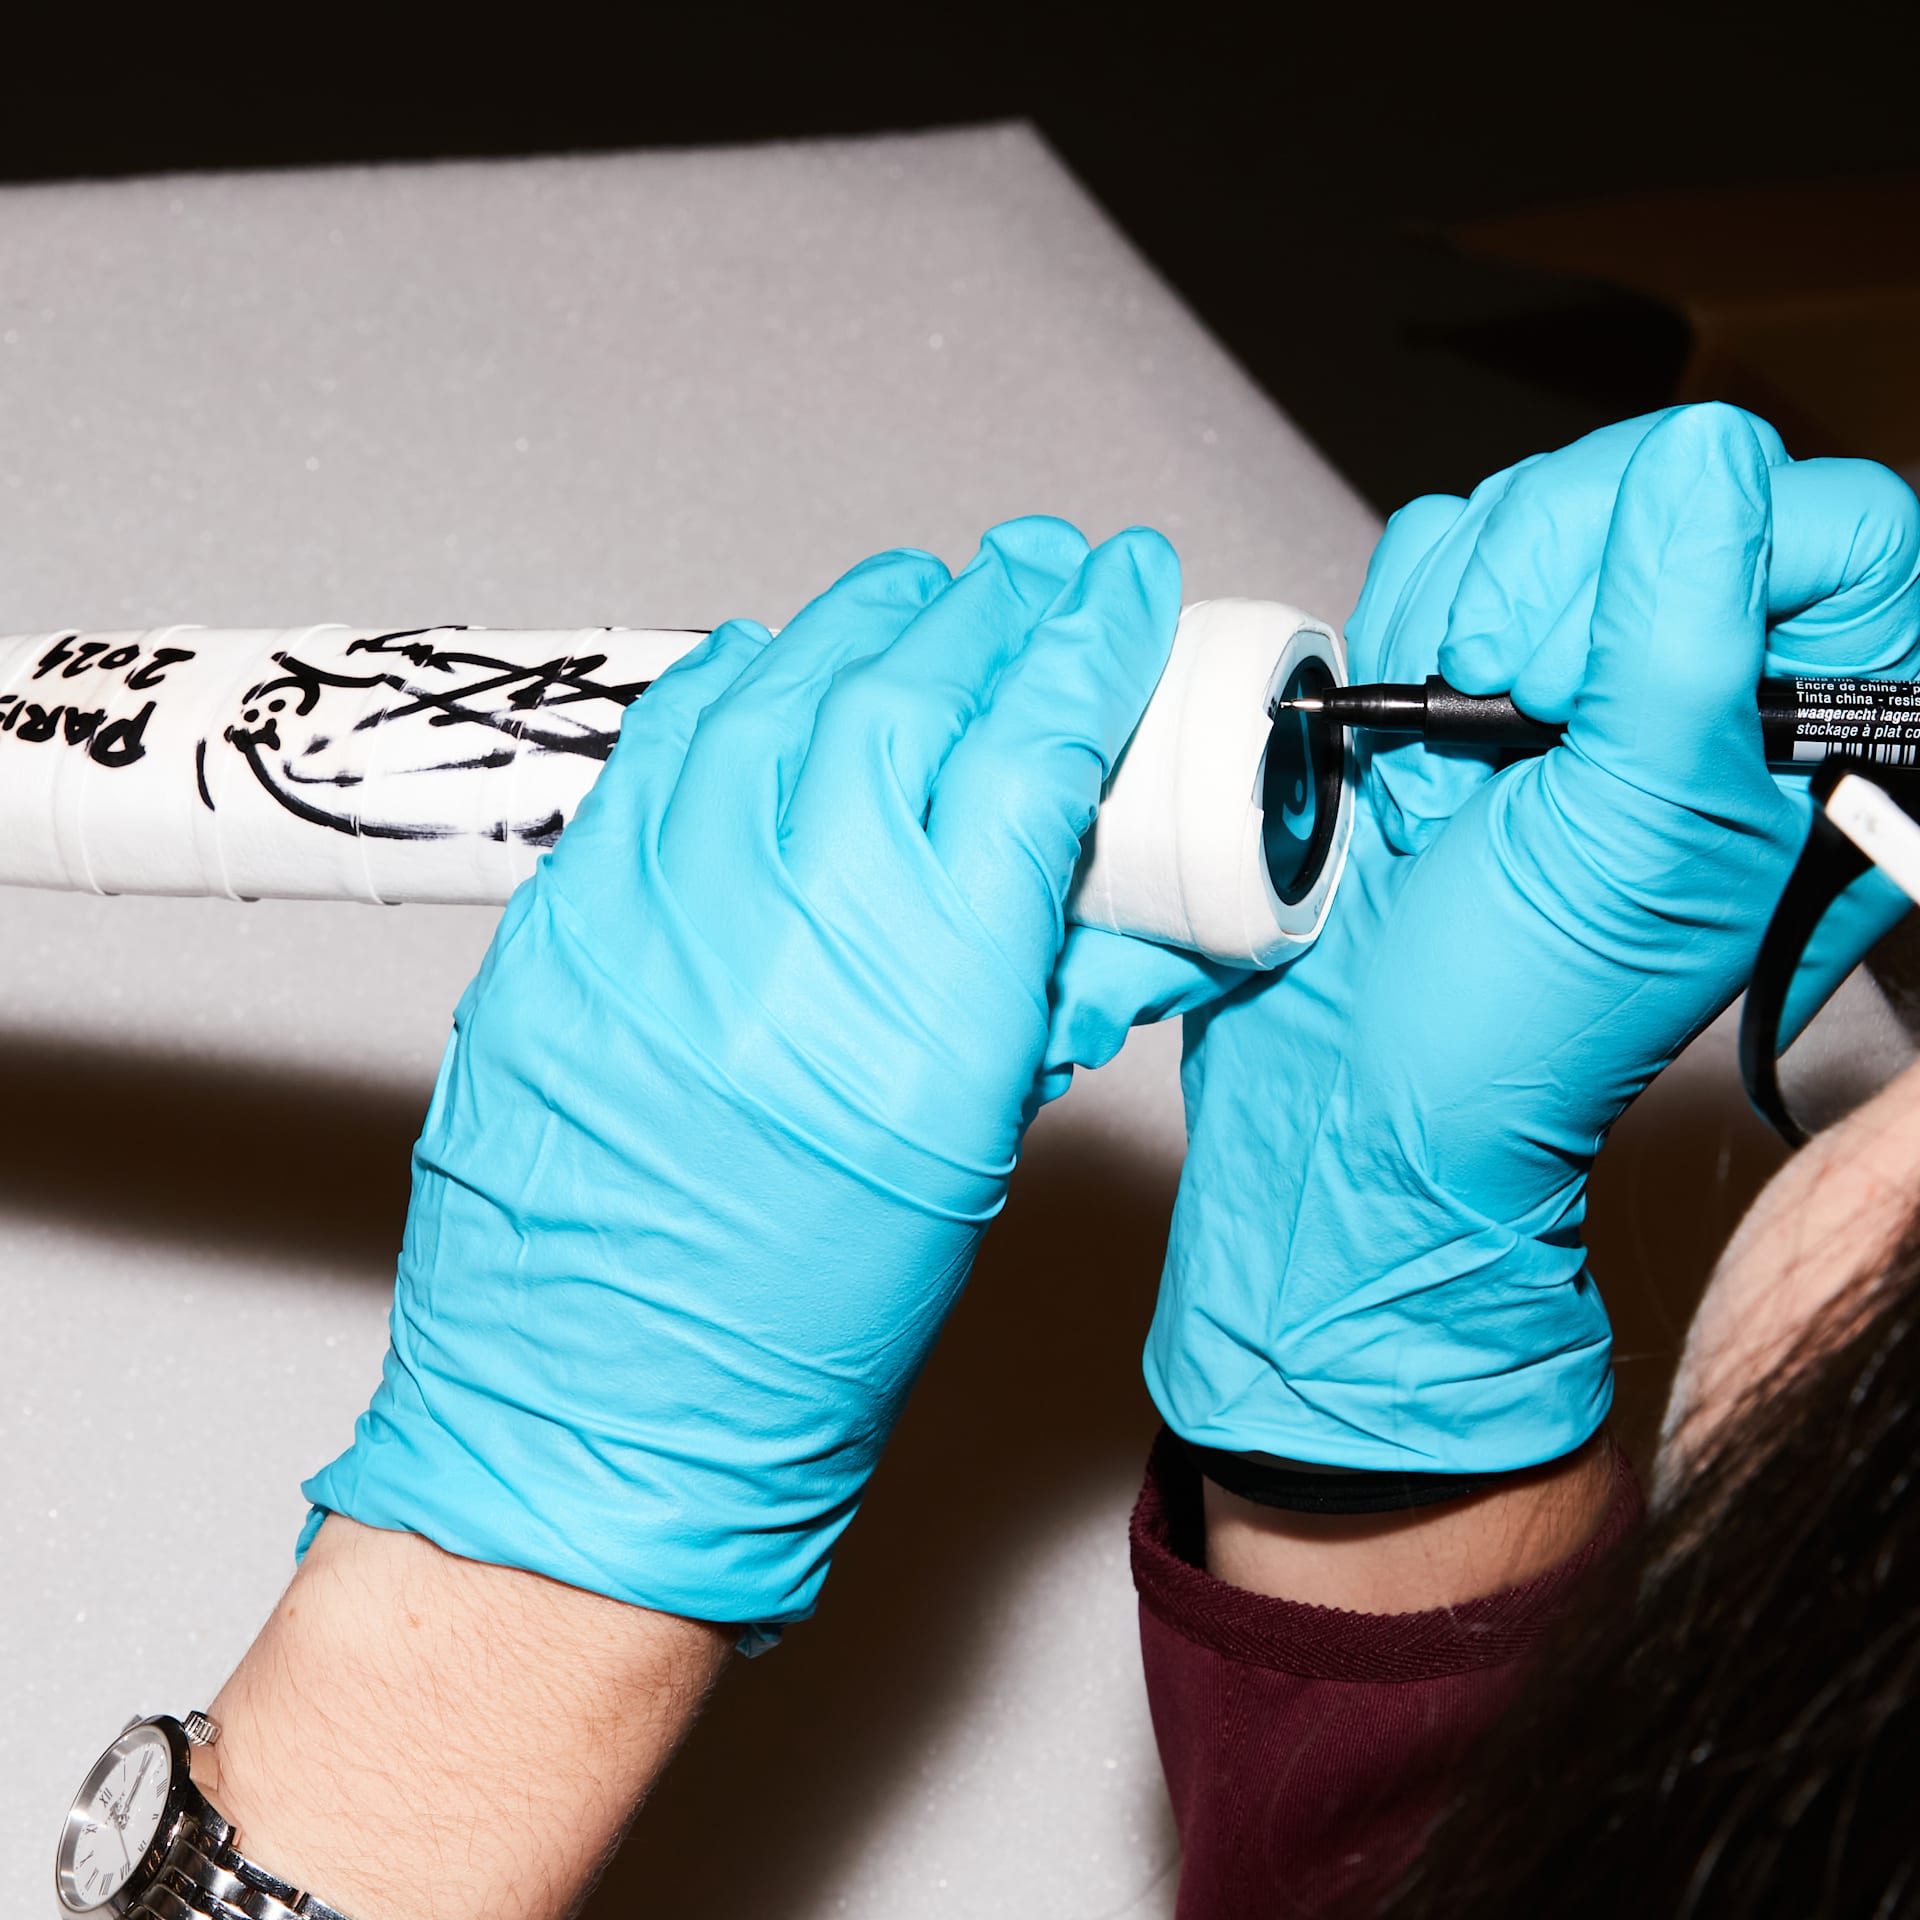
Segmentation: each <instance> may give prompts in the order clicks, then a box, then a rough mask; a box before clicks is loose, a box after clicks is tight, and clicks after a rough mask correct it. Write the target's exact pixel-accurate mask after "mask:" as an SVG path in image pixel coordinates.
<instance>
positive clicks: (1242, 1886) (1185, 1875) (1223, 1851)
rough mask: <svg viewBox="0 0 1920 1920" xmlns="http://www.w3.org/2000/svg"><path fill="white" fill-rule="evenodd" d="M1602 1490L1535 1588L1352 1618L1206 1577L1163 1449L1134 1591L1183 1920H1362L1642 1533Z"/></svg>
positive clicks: (1149, 1481)
mask: <svg viewBox="0 0 1920 1920" xmlns="http://www.w3.org/2000/svg"><path fill="white" fill-rule="evenodd" d="M1613 1474H1614V1478H1613V1490H1612V1497H1611V1499H1610V1500H1609V1503H1608V1506H1607V1511H1606V1514H1605V1516H1604V1518H1603V1519H1602V1521H1601V1524H1600V1527H1599V1529H1598V1531H1597V1532H1596V1533H1595V1535H1594V1536H1593V1538H1592V1539H1591V1540H1590V1541H1589V1542H1588V1543H1587V1544H1586V1545H1585V1546H1584V1547H1582V1548H1581V1549H1580V1550H1579V1552H1577V1553H1575V1554H1573V1555H1571V1556H1570V1557H1569V1558H1568V1559H1566V1560H1565V1561H1563V1562H1562V1563H1561V1564H1560V1565H1558V1566H1556V1567H1553V1568H1551V1569H1550V1570H1549V1571H1547V1572H1546V1573H1543V1574H1541V1575H1540V1576H1539V1577H1538V1578H1536V1579H1533V1580H1529V1581H1528V1582H1526V1583H1525V1584H1524V1585H1522V1586H1517V1587H1512V1588H1509V1589H1508V1590H1507V1591H1505V1592H1503V1593H1496V1594H1490V1595H1488V1596H1487V1597H1486V1598H1484V1599H1480V1600H1471V1601H1468V1602H1466V1603H1464V1604H1463V1605H1460V1606H1456V1607H1443V1608H1435V1609H1433V1610H1431V1611H1428V1612H1422V1613H1395V1614H1368V1613H1352V1612H1348V1611H1345V1610H1343V1609H1340V1608H1336V1607H1319V1606H1310V1605H1307V1604H1305V1603H1303V1602H1300V1601H1292V1600H1276V1599H1272V1598H1269V1597H1268V1596H1266V1595H1264V1594H1256V1593H1248V1592H1246V1591H1245V1590H1244V1589H1242V1588H1238V1587H1230V1586H1228V1585H1226V1584H1225V1583H1224V1582H1222V1581H1219V1580H1216V1579H1214V1578H1213V1576H1212V1575H1211V1574H1209V1573H1208V1572H1206V1570H1205V1567H1204V1559H1205V1543H1204V1522H1203V1519H1202V1514H1201V1502H1200V1484H1199V1476H1198V1475H1197V1474H1196V1473H1195V1472H1194V1470H1193V1468H1192V1466H1191V1465H1190V1464H1189V1463H1188V1461H1187V1460H1186V1459H1185V1458H1184V1457H1183V1455H1182V1453H1181V1451H1180V1449H1179V1447H1178V1446H1177V1445H1176V1444H1174V1443H1173V1442H1172V1441H1171V1440H1170V1438H1169V1437H1168V1436H1166V1435H1162V1437H1161V1441H1160V1443H1159V1444H1158V1445H1156V1447H1155V1449H1154V1452H1153V1457H1152V1459H1151V1460H1150V1461H1149V1463H1148V1467H1147V1478H1146V1485H1145V1486H1144V1487H1143V1489H1142V1490H1141V1494H1140V1500H1139V1504H1138V1505H1137V1506H1136V1507H1135V1509H1134V1514H1133V1529H1132V1544H1133V1576H1134V1584H1135V1585H1136V1587H1137V1588H1138V1589H1139V1593H1140V1635H1141V1650H1142V1655H1143V1658H1144V1662H1145V1667H1146V1677H1147V1693H1148V1699H1149V1702H1150V1704H1151V1706H1152V1709H1153V1719H1154V1731H1155V1734H1156V1737H1157V1738H1158V1740H1159V1744H1160V1755H1161V1762H1162V1765H1163V1767H1164V1768H1165V1770H1166V1775H1167V1785H1168V1790H1169V1792H1170V1793H1171V1795H1172V1798H1173V1804H1174V1814H1175V1818H1176V1820H1177V1822H1178V1824H1179V1828H1180V1837H1181V1849H1182V1866H1181V1885H1180V1903H1179V1909H1178V1912H1179V1916H1180V1920H1238V1917H1239V1916H1241V1915H1247V1916H1251V1915H1254V1914H1260V1915H1276V1914H1299V1915H1307V1914H1311V1915H1315V1916H1333V1915H1342V1916H1345V1915H1349V1914H1358V1913H1366V1912H1369V1911H1371V1910H1372V1908H1373V1906H1374V1905H1375V1904H1377V1902H1378V1900H1379V1899H1380V1898H1381V1897H1382V1896H1383V1895H1384V1893H1385V1892H1386V1891H1387V1889H1388V1888H1390V1887H1391V1886H1392V1884H1393V1883H1394V1881H1396V1880H1397V1879H1398V1878H1399V1877H1400V1875H1401V1874H1402V1873H1403V1872H1404V1871H1405V1869H1406V1867H1407V1866H1408V1865H1409V1864H1410V1863H1411V1861H1412V1859H1413V1857H1414V1854H1415V1852H1416V1851H1417V1850H1418V1847H1419V1845H1420V1842H1421V1840H1422V1838H1423V1837H1424V1835H1425V1833H1426V1831H1427V1829H1428V1827H1429V1826H1430V1824H1431V1822H1432V1820H1433V1818H1434V1816H1435V1814H1437V1813H1438V1811H1439V1810H1440V1808H1441V1806H1442V1805H1443V1804H1444V1801H1445V1798H1446V1795H1447V1791H1448V1788H1449V1786H1450V1784H1451V1782H1452V1780H1453V1778H1454V1777H1455V1775H1456V1773H1457V1768H1458V1766H1459V1764H1460V1761H1461V1758H1462V1755H1463V1753H1464V1751H1465V1749H1466V1748H1467V1747H1468V1746H1469V1745H1470V1744H1471V1742H1472V1741H1473V1740H1474V1739H1475V1738H1477V1737H1478V1735H1479V1734H1480V1732H1481V1731H1482V1730H1483V1729H1484V1728H1485V1727H1486V1726H1488V1725H1489V1724H1490V1723H1491V1722H1492V1721H1494V1720H1495V1719H1497V1718H1498V1716H1499V1714H1500V1712H1501V1711H1502V1709H1503V1708H1504V1707H1505V1706H1506V1704H1507V1702H1508V1701H1509V1700H1510V1699H1511V1697H1512V1695H1513V1692H1514V1690H1515V1688H1516V1687H1517V1686H1518V1685H1519V1683H1520V1679H1521V1677H1522V1674H1523V1672H1524V1667H1525V1656H1526V1655H1527V1654H1528V1653H1529V1652H1530V1651H1531V1649H1532V1648H1533V1647H1534V1646H1536V1645H1537V1644H1538V1642H1539V1640H1540V1638H1541V1636H1542V1634H1543V1633H1545V1631H1546V1630H1547V1629H1548V1627H1549V1626H1550V1625H1551V1624H1552V1622H1553V1620H1554V1619H1555V1618H1556V1617H1557V1615H1558V1614H1559V1613H1560V1612H1561V1611H1562V1609H1563V1607H1564V1605H1565V1604H1566V1602H1567V1600H1568V1599H1569V1598H1570V1596H1571V1595H1572V1594H1573V1592H1574V1591H1575V1589H1577V1587H1578V1586H1579V1584H1580V1582H1581V1580H1582V1579H1583V1577H1584V1576H1585V1575H1586V1574H1587V1572H1588V1571H1589V1570H1590V1569H1591V1568H1592V1567H1593V1566H1594V1565H1595V1563H1596V1562H1598V1561H1599V1560H1601V1559H1602V1558H1603V1557H1604V1556H1605V1555H1606V1554H1608V1553H1609V1552H1610V1551H1611V1550H1612V1549H1613V1548H1614V1547H1616V1546H1617V1545H1618V1544H1619V1543H1620V1542H1621V1541H1622V1540H1624V1539H1625V1538H1626V1537H1627V1536H1628V1535H1629V1534H1631V1533H1632V1532H1633V1531H1634V1530H1635V1529H1636V1528H1637V1527H1638V1526H1639V1525H1640V1523H1641V1520H1642V1518H1643V1512H1644V1509H1643V1506H1642V1502H1641V1498H1640V1490H1639V1486H1638V1484H1637V1482H1636V1481H1635V1479H1634V1475H1633V1470H1632V1468H1631V1467H1630V1466H1629V1465H1628V1464H1627V1461H1626V1458H1625V1456H1624V1455H1622V1454H1621V1453H1620V1452H1619V1451H1618V1450H1617V1449H1616V1450H1615V1452H1614V1455H1613Z"/></svg>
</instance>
